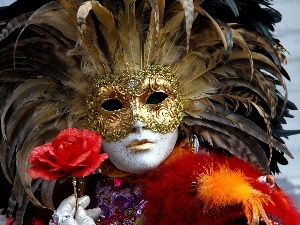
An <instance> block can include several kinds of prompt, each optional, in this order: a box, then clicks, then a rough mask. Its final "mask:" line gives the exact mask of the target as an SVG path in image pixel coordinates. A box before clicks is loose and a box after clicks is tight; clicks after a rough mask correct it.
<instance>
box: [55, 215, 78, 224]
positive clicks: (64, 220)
mask: <svg viewBox="0 0 300 225" xmlns="http://www.w3.org/2000/svg"><path fill="white" fill-rule="evenodd" d="M59 225H79V224H78V223H77V221H76V220H75V219H74V218H73V217H71V216H65V217H63V218H62V219H61V220H60V222H59Z"/></svg>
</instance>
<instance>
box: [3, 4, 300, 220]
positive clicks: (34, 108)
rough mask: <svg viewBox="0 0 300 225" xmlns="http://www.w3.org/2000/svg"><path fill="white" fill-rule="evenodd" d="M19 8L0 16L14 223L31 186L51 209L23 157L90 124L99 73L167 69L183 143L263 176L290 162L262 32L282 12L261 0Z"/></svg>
mask: <svg viewBox="0 0 300 225" xmlns="http://www.w3.org/2000/svg"><path fill="white" fill-rule="evenodd" d="M22 2H23V3H24V1H18V2H16V3H15V4H13V5H12V6H10V7H8V8H6V9H3V10H2V13H1V16H0V19H1V20H3V21H4V23H1V25H2V28H3V29H2V32H1V33H0V47H1V50H0V55H1V57H0V67H1V68H0V82H1V83H0V92H1V95H0V96H1V103H0V104H1V105H0V106H1V107H0V112H1V132H2V141H1V165H2V169H3V173H4V175H5V177H6V179H7V180H8V182H9V183H10V184H11V185H12V187H13V189H12V194H11V197H10V201H9V207H8V213H11V214H12V213H13V211H14V209H15V208H16V207H17V208H18V210H17V217H16V218H17V221H18V223H17V224H21V223H22V222H21V221H22V217H23V215H24V212H25V208H26V206H27V203H28V200H29V199H30V200H31V201H32V202H33V203H34V204H35V205H37V206H41V207H43V205H42V204H41V203H40V201H38V200H37V198H36V197H35V196H34V194H33V193H34V192H35V190H36V189H37V188H38V187H41V197H42V200H43V203H44V205H45V206H46V207H49V208H51V207H53V203H52V200H51V195H52V191H53V186H54V184H53V182H45V181H43V182H42V181H41V180H34V181H33V180H31V178H30V177H29V175H28V174H26V169H27V168H28V167H29V165H28V161H27V160H26V159H27V158H28V156H29V152H30V150H31V149H33V148H34V147H35V146H37V145H40V144H42V143H44V142H48V141H51V140H52V139H53V138H54V136H55V135H56V134H57V133H58V132H59V131H60V130H62V129H64V128H66V127H77V128H86V127H89V124H88V115H87V109H86V99H87V93H88V92H89V88H90V87H91V85H92V83H93V81H94V79H95V77H96V76H98V75H102V76H105V75H107V74H119V73H123V72H124V71H126V70H128V69H130V70H134V71H140V70H145V69H146V68H148V67H151V66H154V65H159V66H166V67H168V68H170V69H171V70H172V71H173V73H174V79H176V81H177V82H178V84H179V89H180V96H181V99H182V104H183V108H184V115H183V120H182V123H181V125H180V126H181V128H182V131H183V132H184V133H185V134H186V135H187V136H190V135H192V136H193V135H195V136H197V138H198V139H199V140H200V142H206V143H208V144H210V145H212V146H218V147H220V148H222V149H224V150H226V151H228V152H229V153H231V154H233V155H235V156H236V157H238V158H241V159H243V160H244V161H246V162H249V163H250V164H252V165H254V166H255V167H257V168H259V169H260V170H261V171H263V172H265V173H270V168H271V171H272V172H279V169H278V167H277V162H279V163H282V164H285V163H286V159H285V158H284V154H286V155H288V156H289V157H292V154H291V153H290V152H289V150H288V149H287V148H286V147H285V145H284V142H283V141H282V139H281V137H285V136H287V135H289V134H290V133H293V132H290V133H289V132H284V131H283V129H282V127H281V123H283V122H284V117H290V114H289V112H288V110H289V109H296V107H295V106H294V105H293V104H292V103H291V102H289V101H288V100H287V94H285V95H283V96H282V95H280V93H279V92H278V91H277V89H276V85H281V86H283V88H284V89H286V86H285V83H284V76H285V77H286V78H289V77H288V75H287V73H286V72H285V70H284V69H283V68H282V66H281V64H282V63H284V62H285V56H284V54H283V50H284V49H283V48H282V46H281V45H280V44H279V42H278V41H277V40H276V39H274V38H273V37H272V35H271V34H270V30H272V29H273V24H274V23H275V22H278V18H280V14H279V13H278V12H277V11H275V10H274V9H272V8H271V7H270V5H269V3H268V1H259V3H258V1H244V0H226V1H206V0H195V1H192V0H180V1H167V0H166V1H165V0H159V1H158V0H140V1H135V0H124V1H121V0H118V1H108V0H103V1H93V0H92V1H86V2H83V1H81V0H69V1H64V0H56V1H49V2H48V1H46V2H40V3H33V2H30V3H32V4H30V3H29V2H28V1H26V3H27V4H29V5H30V7H29V6H28V7H27V8H26V7H25V8H24V9H23V10H21V9H20V7H17V6H20V4H22ZM18 4H19V5H18ZM33 6H35V7H33ZM15 8H18V10H19V11H18V12H17V13H16V12H14V9H15ZM20 10H21V12H20ZM252 10H253V11H255V16H254V13H253V12H252ZM257 15H259V16H260V17H259V18H258V17H257ZM5 21H6V22H5ZM4 24H5V25H4ZM294 133H296V132H294Z"/></svg>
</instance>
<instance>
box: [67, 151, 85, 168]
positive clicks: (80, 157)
mask: <svg viewBox="0 0 300 225" xmlns="http://www.w3.org/2000/svg"><path fill="white" fill-rule="evenodd" d="M89 156H91V151H87V152H83V153H82V154H81V155H78V156H77V158H75V159H73V160H72V161H71V162H69V163H68V165H71V166H76V165H78V164H80V163H81V162H84V161H86V159H87V158H88V157H89Z"/></svg>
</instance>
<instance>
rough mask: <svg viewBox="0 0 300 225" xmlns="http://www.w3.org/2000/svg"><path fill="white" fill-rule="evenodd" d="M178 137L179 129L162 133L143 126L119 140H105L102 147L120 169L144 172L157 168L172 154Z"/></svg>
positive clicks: (136, 172) (130, 171) (134, 172)
mask: <svg viewBox="0 0 300 225" xmlns="http://www.w3.org/2000/svg"><path fill="white" fill-rule="evenodd" d="M177 138H178V129H175V130H174V131H173V132H171V133H166V134H161V133H155V132H152V131H150V130H147V129H142V128H141V129H135V132H134V133H130V134H129V135H128V136H127V137H126V138H123V139H121V140H119V141H116V142H106V141H103V146H102V149H103V151H104V152H106V153H107V154H108V157H109V159H110V161H111V162H112V163H113V164H114V165H115V166H116V167H117V168H118V169H120V170H123V171H126V172H129V173H132V174H144V173H147V172H149V171H151V170H153V169H155V168H157V167H158V166H159V165H160V164H161V163H162V162H163V161H164V160H165V159H166V158H167V157H168V156H169V155H170V154H171V152H172V151H173V149H174V146H175V144H176V141H177Z"/></svg>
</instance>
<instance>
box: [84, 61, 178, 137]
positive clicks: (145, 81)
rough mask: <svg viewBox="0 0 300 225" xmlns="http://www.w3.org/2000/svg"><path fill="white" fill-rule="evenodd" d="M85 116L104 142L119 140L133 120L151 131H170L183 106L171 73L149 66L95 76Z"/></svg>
mask: <svg viewBox="0 0 300 225" xmlns="http://www.w3.org/2000/svg"><path fill="white" fill-rule="evenodd" d="M88 115H89V123H90V126H91V128H92V129H94V130H96V131H98V132H100V133H101V134H102V135H103V138H104V140H105V141H118V140H120V139H122V138H125V137H126V136H127V135H128V134H129V133H130V132H131V130H132V126H133V124H134V123H135V122H136V121H142V122H143V123H144V124H146V126H147V129H150V130H151V131H153V132H158V133H162V134H165V133H170V132H173V131H174V130H175V129H176V128H177V127H178V126H179V124H180V122H181V120H182V118H183V104H182V102H181V98H180V93H179V87H178V83H177V81H176V79H175V77H174V74H173V73H172V70H171V69H170V68H169V67H166V66H151V67H148V68H147V69H145V70H141V71H137V72H135V71H132V70H126V71H124V73H122V74H110V75H105V76H101V77H98V78H97V80H96V81H95V82H94V84H93V87H92V88H91V90H90V92H89V96H88Z"/></svg>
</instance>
